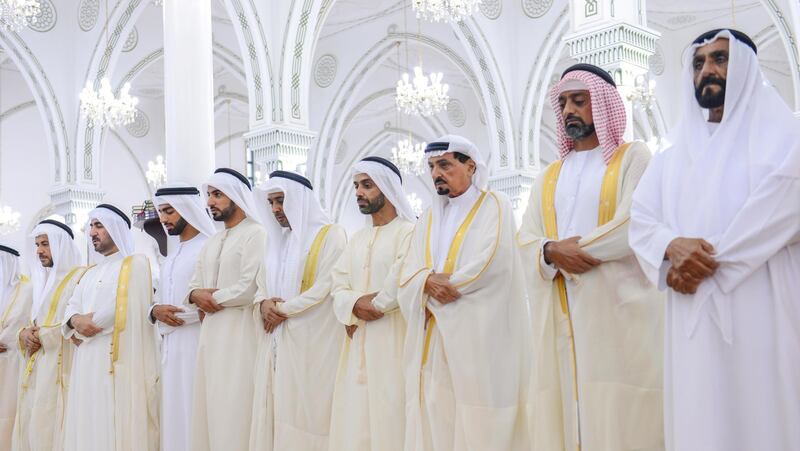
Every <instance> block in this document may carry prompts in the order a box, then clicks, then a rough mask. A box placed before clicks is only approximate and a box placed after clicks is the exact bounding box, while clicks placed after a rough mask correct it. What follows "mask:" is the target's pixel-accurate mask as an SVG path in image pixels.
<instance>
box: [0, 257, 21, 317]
mask: <svg viewBox="0 0 800 451" xmlns="http://www.w3.org/2000/svg"><path fill="white" fill-rule="evenodd" d="M19 279H20V272H19V252H18V251H17V250H16V249H14V248H11V247H8V246H3V245H1V244H0V314H1V313H2V312H3V311H4V310H5V309H6V306H7V305H8V303H9V302H11V299H10V297H11V295H12V294H14V288H15V287H16V285H17V283H18V282H19Z"/></svg>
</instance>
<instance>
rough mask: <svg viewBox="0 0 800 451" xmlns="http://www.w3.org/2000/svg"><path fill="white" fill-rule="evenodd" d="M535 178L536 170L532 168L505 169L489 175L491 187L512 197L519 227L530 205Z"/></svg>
mask: <svg viewBox="0 0 800 451" xmlns="http://www.w3.org/2000/svg"><path fill="white" fill-rule="evenodd" d="M533 179H534V172H533V171H530V170H513V171H507V172H505V171H504V172H501V173H499V174H493V175H491V176H490V177H489V189H491V190H493V191H501V192H503V193H505V194H506V195H507V196H508V197H509V199H511V207H512V208H513V209H514V218H515V219H516V221H517V227H519V225H520V221H521V220H522V215H523V214H524V213H525V209H526V208H527V207H528V197H529V196H530V193H531V186H532V185H533Z"/></svg>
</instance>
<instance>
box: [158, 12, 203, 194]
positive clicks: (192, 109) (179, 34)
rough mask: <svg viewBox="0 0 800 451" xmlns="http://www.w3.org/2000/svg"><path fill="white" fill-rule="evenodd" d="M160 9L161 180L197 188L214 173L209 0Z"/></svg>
mask: <svg viewBox="0 0 800 451" xmlns="http://www.w3.org/2000/svg"><path fill="white" fill-rule="evenodd" d="M163 8H164V113H165V115H164V116H165V126H166V146H167V155H166V162H167V181H168V182H175V181H182V182H188V183H191V184H194V185H200V184H202V183H203V182H204V181H205V180H206V179H207V178H208V177H209V176H210V175H211V173H212V172H213V169H214V70H213V62H212V53H211V52H212V51H211V0H167V1H165V2H164V6H163Z"/></svg>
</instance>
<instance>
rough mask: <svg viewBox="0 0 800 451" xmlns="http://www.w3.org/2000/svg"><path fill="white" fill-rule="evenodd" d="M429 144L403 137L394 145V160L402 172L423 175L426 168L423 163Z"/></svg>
mask: <svg viewBox="0 0 800 451" xmlns="http://www.w3.org/2000/svg"><path fill="white" fill-rule="evenodd" d="M426 145H427V144H426V143H424V142H422V143H414V142H413V141H411V140H410V139H401V140H400V141H397V145H396V146H395V147H392V160H394V163H395V164H396V165H397V168H398V169H400V172H402V173H404V174H408V175H413V176H417V175H422V173H423V172H424V168H423V165H422V160H423V156H424V154H425V146H426Z"/></svg>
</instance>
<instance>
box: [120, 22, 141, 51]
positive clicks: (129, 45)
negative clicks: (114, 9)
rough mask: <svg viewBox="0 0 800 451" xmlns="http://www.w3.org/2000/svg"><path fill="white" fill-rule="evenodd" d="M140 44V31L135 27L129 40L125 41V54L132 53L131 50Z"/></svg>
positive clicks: (129, 34) (129, 35) (123, 47)
mask: <svg viewBox="0 0 800 451" xmlns="http://www.w3.org/2000/svg"><path fill="white" fill-rule="evenodd" d="M138 43H139V30H137V29H136V27H133V30H131V32H130V33H128V39H125V44H123V45H122V51H123V52H130V51H131V50H133V49H135V48H136V44H138Z"/></svg>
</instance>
